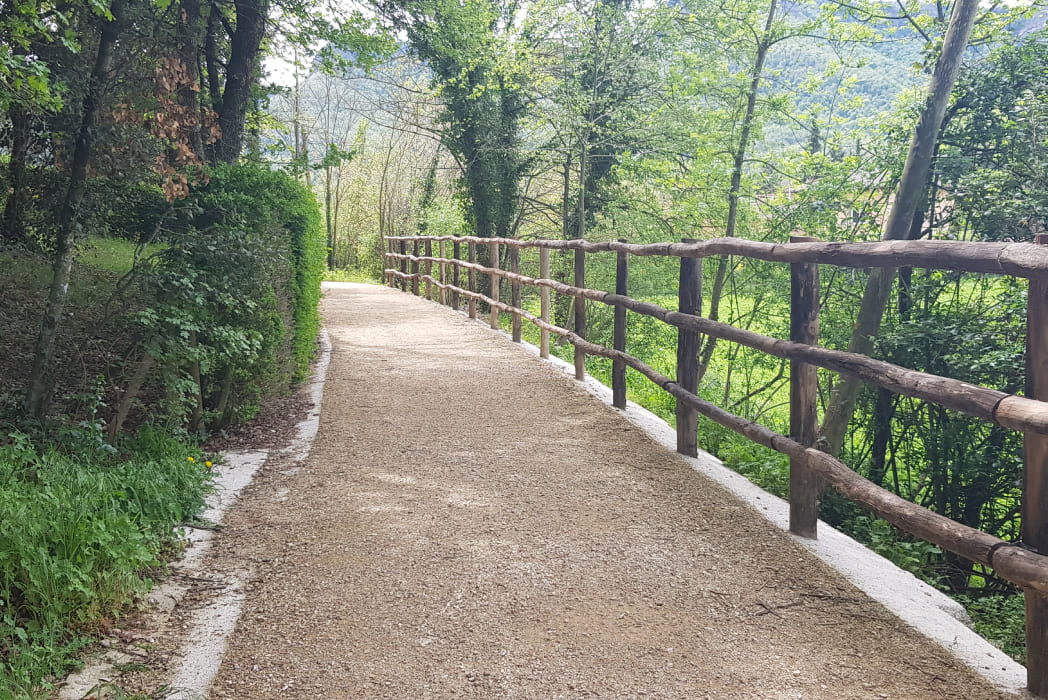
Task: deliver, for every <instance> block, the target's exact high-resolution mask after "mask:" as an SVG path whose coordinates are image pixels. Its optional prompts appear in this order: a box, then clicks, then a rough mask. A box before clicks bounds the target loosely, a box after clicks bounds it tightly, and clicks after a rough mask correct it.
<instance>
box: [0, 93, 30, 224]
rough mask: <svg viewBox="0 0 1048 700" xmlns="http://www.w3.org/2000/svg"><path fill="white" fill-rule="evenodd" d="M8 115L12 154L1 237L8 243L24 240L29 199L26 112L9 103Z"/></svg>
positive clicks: (27, 120)
mask: <svg viewBox="0 0 1048 700" xmlns="http://www.w3.org/2000/svg"><path fill="white" fill-rule="evenodd" d="M8 117H9V118H10V119H11V156H10V161H9V164H8V168H7V186H8V191H9V192H10V194H9V195H8V196H7V204H6V205H5V206H4V224H3V237H4V240H5V241H7V242H9V243H15V242H18V241H22V240H25V209H26V204H27V203H28V201H29V189H28V184H29V183H28V178H27V177H26V175H27V171H26V156H27V154H28V153H29V138H30V133H29V113H28V112H27V111H26V110H25V108H23V107H22V106H21V105H18V104H12V105H11V109H10V110H8Z"/></svg>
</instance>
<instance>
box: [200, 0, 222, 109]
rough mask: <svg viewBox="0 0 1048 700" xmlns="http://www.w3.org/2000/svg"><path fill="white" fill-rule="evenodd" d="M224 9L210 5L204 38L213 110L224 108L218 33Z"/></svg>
mask: <svg viewBox="0 0 1048 700" xmlns="http://www.w3.org/2000/svg"><path fill="white" fill-rule="evenodd" d="M221 12H222V8H220V7H219V6H218V4H217V3H216V2H211V3H208V13H207V33H206V35H205V37H204V67H205V69H206V70H207V94H208V95H209V96H210V98H211V109H213V110H215V111H216V112H217V111H218V110H219V109H221V107H222V69H221V67H220V65H221V62H222V61H221V57H220V56H219V55H218V33H219V32H220V31H221V30H222V15H221Z"/></svg>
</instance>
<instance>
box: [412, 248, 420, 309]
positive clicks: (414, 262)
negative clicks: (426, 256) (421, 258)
mask: <svg viewBox="0 0 1048 700" xmlns="http://www.w3.org/2000/svg"><path fill="white" fill-rule="evenodd" d="M411 247H412V252H411V254H412V255H414V256H415V257H416V258H418V254H419V244H418V239H417V238H416V239H415V240H413V241H412V242H411ZM411 275H412V277H411V293H412V294H414V295H415V296H418V288H419V285H418V260H412V261H411Z"/></svg>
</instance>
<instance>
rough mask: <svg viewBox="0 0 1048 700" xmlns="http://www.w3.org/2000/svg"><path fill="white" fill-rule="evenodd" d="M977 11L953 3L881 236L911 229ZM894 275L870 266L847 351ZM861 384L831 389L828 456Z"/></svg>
mask: <svg viewBox="0 0 1048 700" xmlns="http://www.w3.org/2000/svg"><path fill="white" fill-rule="evenodd" d="M978 12H979V2H978V0H958V2H957V4H956V5H954V8H953V15H952V16H951V17H950V26H949V27H948V28H947V30H946V37H945V39H944V41H943V49H942V55H941V56H939V60H938V61H937V62H936V64H935V72H934V73H933V74H932V79H931V84H930V85H929V88H928V96H927V98H926V99H925V102H924V108H923V109H922V110H921V115H920V118H919V119H918V121H917V128H916V129H915V130H914V132H913V140H912V141H911V142H910V150H909V152H908V153H907V155H906V164H905V165H904V166H903V171H902V178H901V179H900V180H899V186H898V188H897V190H896V194H895V202H894V204H893V205H892V210H891V213H890V215H889V216H888V221H887V222H886V223H885V225H884V233H883V235H882V239H883V240H886V241H887V240H901V239H905V238H907V236H908V234H909V233H910V231H911V230H912V228H913V226H912V225H913V220H914V215H915V213H916V212H917V211H918V207H919V206H920V203H921V198H922V197H923V195H924V191H925V187H926V184H927V182H928V174H929V172H930V171H931V164H932V156H933V155H934V153H935V146H936V144H937V142H938V139H939V128H940V126H941V125H942V119H943V116H944V115H945V113H946V107H947V104H948V103H949V101H950V93H951V92H952V91H953V85H954V82H956V80H957V73H958V71H959V70H960V67H961V59H962V58H963V57H964V51H965V49H966V48H967V46H968V39H969V38H970V37H971V33H972V26H973V25H974V24H975V19H976V17H977V16H978ZM931 206H933V207H934V206H935V203H934V202H932V203H931ZM895 274H896V270H895V268H874V269H873V270H872V271H871V272H870V278H869V281H867V283H866V290H865V291H864V293H863V296H862V302H861V304H860V305H859V314H858V317H857V319H856V321H855V328H854V329H853V330H852V335H851V340H850V341H849V342H848V351H849V352H857V353H863V354H867V355H868V354H869V353H870V352H871V351H872V350H873V339H874V337H876V335H877V334H878V333H879V332H880V328H881V319H883V317H884V309H885V306H886V305H887V303H888V296H889V294H890V293H891V288H892V284H893V282H894V281H895ZM861 386H862V380H860V379H858V378H856V377H852V376H844V377H842V378H841V381H839V382H838V383H837V386H836V387H834V390H833V393H832V394H831V396H830V403H829V406H827V408H826V415H825V417H824V419H823V424H822V431H821V434H820V439H819V445H820V447H821V448H822V449H824V450H825V451H826V452H829V453H830V454H833V455H837V454H840V451H841V446H842V445H843V444H844V435H845V433H846V431H847V429H848V423H849V422H851V418H852V414H853V413H854V412H855V400H856V398H857V397H858V395H859V389H860V388H861Z"/></svg>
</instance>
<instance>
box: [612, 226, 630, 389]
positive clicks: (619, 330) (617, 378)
mask: <svg viewBox="0 0 1048 700" xmlns="http://www.w3.org/2000/svg"><path fill="white" fill-rule="evenodd" d="M626 242H627V241H625V240H622V239H619V243H626ZM629 275H630V256H629V253H627V252H625V251H619V253H618V254H617V257H616V259H615V293H616V294H618V295H620V296H627V295H629ZM612 343H613V345H614V348H615V349H616V350H619V351H620V352H626V307H625V306H622V305H621V304H620V305H618V306H616V307H615V330H614V337H613V339H612ZM611 405H612V406H614V407H615V408H626V363H625V362H624V361H623V360H612V362H611Z"/></svg>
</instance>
